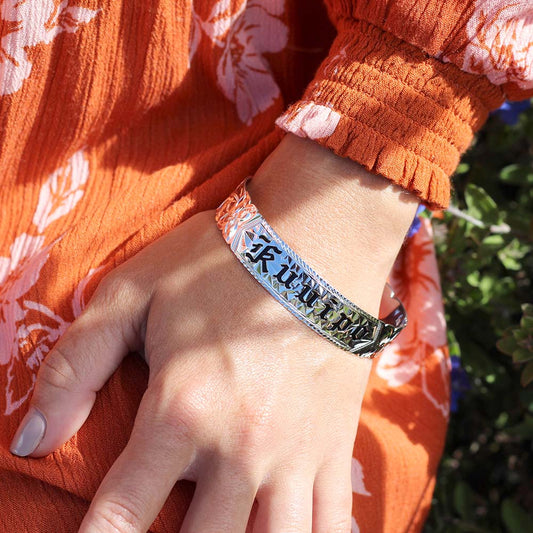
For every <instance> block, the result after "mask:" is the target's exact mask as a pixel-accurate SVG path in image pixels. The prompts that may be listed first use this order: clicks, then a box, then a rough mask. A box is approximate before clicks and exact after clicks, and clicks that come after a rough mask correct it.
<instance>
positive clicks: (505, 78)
mask: <svg viewBox="0 0 533 533" xmlns="http://www.w3.org/2000/svg"><path fill="white" fill-rule="evenodd" d="M326 4H327V5H328V8H329V14H330V17H331V19H332V21H333V22H334V24H335V26H336V28H337V31H338V35H337V38H336V40H335V42H334V43H333V45H332V48H331V51H330V54H329V55H328V57H327V58H325V60H324V62H323V63H322V65H321V66H320V68H319V70H318V72H317V73H316V76H315V78H314V80H313V81H312V82H311V83H310V84H309V86H308V87H307V90H306V91H305V93H304V95H303V97H302V98H301V99H300V100H299V101H297V102H295V103H294V104H293V105H292V106H290V107H289V109H288V110H287V111H286V112H285V113H284V115H283V116H282V117H280V118H279V119H278V121H277V124H278V126H280V127H282V128H283V129H284V130H286V131H291V132H293V133H296V134H297V135H301V136H306V137H310V138H313V139H315V140H317V141H318V142H319V143H320V144H322V145H324V146H327V147H329V148H331V149H333V150H334V151H335V152H336V153H337V154H339V155H341V156H344V157H349V158H351V159H353V160H355V161H358V162H359V163H361V164H362V165H363V166H364V167H366V168H367V169H368V170H370V171H372V172H375V173H379V174H381V175H383V176H385V177H387V178H389V179H391V180H392V181H393V182H395V183H397V184H398V185H400V186H402V187H404V188H406V189H408V190H411V191H413V192H414V193H416V194H417V195H418V196H419V197H420V198H421V199H422V200H424V203H425V204H426V205H428V206H429V207H431V208H445V207H447V206H448V204H449V200H450V185H449V177H450V175H451V174H452V173H453V171H454V170H455V168H456V166H457V164H458V162H459V158H460V156H461V154H462V153H463V152H464V151H465V150H466V149H467V148H468V146H469V145H470V142H471V140H472V137H473V134H474V132H475V131H477V130H478V129H479V128H480V127H481V126H482V125H483V123H484V122H485V121H486V119H487V117H488V113H489V111H491V110H493V109H495V108H497V107H499V106H500V105H501V104H502V102H503V99H504V97H505V96H507V97H508V98H510V99H517V100H520V99H525V98H527V97H531V96H533V66H532V65H533V7H532V6H531V4H530V2H528V0H520V1H516V2H502V1H499V0H478V1H477V2H476V1H474V2H466V1H463V2H461V1H459V0H453V1H451V0H450V1H442V0H424V1H419V0H374V1H370V2H363V1H350V0H327V1H326ZM475 74H482V75H481V76H480V75H475ZM317 116H318V117H320V121H321V122H322V126H321V127H319V128H318V129H317V128H316V122H317V118H316V117H317ZM324 122H325V123H327V124H328V125H329V127H324V125H323V124H324Z"/></svg>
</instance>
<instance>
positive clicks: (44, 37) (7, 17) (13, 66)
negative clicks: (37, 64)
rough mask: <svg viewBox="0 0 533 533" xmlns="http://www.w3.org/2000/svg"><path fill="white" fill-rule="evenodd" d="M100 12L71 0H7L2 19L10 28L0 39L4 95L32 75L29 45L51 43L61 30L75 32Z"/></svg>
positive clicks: (0, 81) (1, 91)
mask: <svg viewBox="0 0 533 533" xmlns="http://www.w3.org/2000/svg"><path fill="white" fill-rule="evenodd" d="M97 13H98V11H96V10H92V9H86V8H83V7H78V6H72V5H70V3H69V1H68V0H63V1H62V2H60V3H59V4H57V2H55V1H54V0H4V2H3V3H2V5H1V6H0V18H2V19H3V20H4V25H5V28H6V31H5V32H4V34H3V35H2V36H1V41H0V96H1V95H6V94H13V93H15V92H17V91H18V90H19V89H20V88H21V87H22V85H23V83H24V81H25V80H26V79H27V78H28V77H29V76H30V74H31V70H32V63H31V61H30V59H29V58H28V55H27V53H26V48H28V47H33V46H36V45H38V44H41V43H45V44H48V43H50V42H51V41H52V40H53V39H54V38H55V37H56V36H57V35H58V34H59V33H61V32H63V31H66V32H69V33H74V32H76V31H77V30H78V28H79V26H80V25H81V24H83V23H88V22H90V21H91V20H92V19H93V18H94V17H95V16H96V15H97Z"/></svg>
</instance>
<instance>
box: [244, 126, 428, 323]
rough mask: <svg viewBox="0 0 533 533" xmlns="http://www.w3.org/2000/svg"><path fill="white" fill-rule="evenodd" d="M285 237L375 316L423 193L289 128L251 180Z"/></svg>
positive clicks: (257, 199)
mask: <svg viewBox="0 0 533 533" xmlns="http://www.w3.org/2000/svg"><path fill="white" fill-rule="evenodd" d="M249 191H250V194H251V196H252V200H253V202H254V203H255V204H256V205H257V207H258V208H259V211H260V212H261V213H262V214H263V216H264V217H265V218H266V220H267V221H269V222H270V224H271V225H272V226H273V228H274V229H275V230H276V231H277V232H278V233H279V234H280V236H281V237H282V238H283V239H284V240H285V241H286V242H287V243H288V244H289V245H290V246H291V247H292V248H293V249H294V250H295V251H296V252H297V253H299V254H300V255H301V256H302V258H303V259H304V260H305V261H306V262H307V263H309V264H310V265H311V266H313V267H315V269H316V270H317V271H318V272H319V273H320V274H321V275H322V276H323V277H324V278H325V279H326V280H327V281H329V282H330V283H331V284H332V285H333V286H334V287H335V288H336V289H338V290H339V291H340V292H343V293H344V294H345V295H346V296H347V297H348V298H351V299H352V300H353V301H354V303H356V304H358V305H359V306H360V307H362V308H363V309H365V310H367V311H368V312H370V313H372V314H374V315H377V313H378V310H379V302H380V296H381V292H382V291H383V286H384V283H385V281H386V278H387V276H388V274H389V272H390V269H391V267H392V265H393V263H394V259H395V258H396V256H397V254H398V251H399V249H400V247H401V245H402V243H403V240H404V238H405V235H406V233H407V230H408V229H409V226H410V224H411V222H412V220H413V217H414V214H415V212H416V208H417V206H418V203H419V200H418V198H417V197H416V196H415V195H414V194H412V193H409V192H407V191H405V190H404V189H401V188H400V187H398V186H396V185H394V184H392V183H391V182H390V181H389V180H387V179H385V178H383V177H381V176H376V175H374V174H371V173H370V172H368V171H366V170H365V169H364V168H363V167H361V166H360V165H359V164H357V163H355V162H354V161H352V160H350V159H347V158H342V157H339V156H337V155H335V154H334V153H333V152H332V151H331V150H329V149H327V148H324V147H322V146H320V145H319V144H318V143H316V142H314V141H311V140H309V139H302V138H299V137H296V136H295V135H292V134H287V135H286V136H285V137H284V139H283V140H282V142H281V143H280V145H279V146H278V147H277V148H276V150H274V152H272V154H271V155H270V156H269V157H268V158H267V159H266V160H265V162H264V163H263V165H262V166H261V167H260V169H259V170H258V171H257V172H256V174H255V176H254V179H253V180H252V181H251V183H250V185H249Z"/></svg>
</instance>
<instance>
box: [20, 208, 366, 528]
mask: <svg viewBox="0 0 533 533" xmlns="http://www.w3.org/2000/svg"><path fill="white" fill-rule="evenodd" d="M144 325H145V329H146V331H145V332H144ZM143 344H144V346H145V357H146V360H147V362H148V364H149V366H150V379H149V384H148V389H147V391H146V393H145V395H144V397H143V399H142V402H141V404H140V407H139V411H138V414H137V418H136V421H135V425H134V429H133V432H132V434H131V438H130V441H129V443H128V445H127V446H126V448H125V449H124V451H123V452H122V454H121V455H120V457H119V458H118V459H117V461H116V462H115V464H114V465H113V467H112V468H111V470H110V471H109V473H108V474H107V476H106V477H105V479H104V481H103V482H102V484H101V486H100V488H99V490H98V492H97V494H96V496H95V498H94V500H93V502H92V505H91V507H90V509H89V512H88V514H87V516H86V517H85V520H84V521H83V524H82V527H81V531H82V532H85V533H88V532H95V533H96V532H98V533H102V532H116V531H120V532H133V531H135V532H137V531H145V530H147V529H148V528H149V526H150V524H151V523H152V522H153V520H154V519H155V517H156V516H157V514H158V512H159V510H160V509H161V507H162V506H163V503H164V502H165V500H166V498H167V496H168V494H169V492H170V490H171V488H172V486H173V485H174V483H175V482H176V481H177V480H178V479H188V480H192V481H195V482H196V483H197V487H196V491H195V494H194V499H193V501H192V504H191V506H190V508H189V510H188V512H187V515H186V518H185V522H184V523H183V526H182V529H181V532H182V533H185V532H194V533H198V532H202V533H206V532H217V533H219V532H222V531H226V532H228V533H237V532H239V531H242V532H244V531H245V529H246V525H247V522H248V519H249V516H250V511H251V508H252V504H253V501H254V498H256V497H257V500H258V503H259V511H258V514H257V518H256V520H255V525H254V529H253V531H254V532H255V531H259V532H273V533H274V532H276V533H279V532H281V531H291V532H292V531H295V532H296V531H301V532H310V531H311V530H312V529H311V527H313V531H319V532H325V531H342V532H348V531H350V520H351V519H350V516H351V502H352V492H351V483H350V472H351V458H352V452H353V444H354V439H355V433H356V428H357V422H358V418H359V410H360V405H361V400H362V397H363V393H364V390H365V386H366V382H367V378H368V373H369V370H370V364H371V363H370V361H369V360H364V359H361V358H357V357H354V356H353V355H351V354H349V353H347V352H343V351H342V350H340V349H338V348H336V347H335V346H334V345H333V344H330V343H329V342H328V341H326V340H324V339H322V338H321V337H319V336H318V335H317V334H316V333H314V332H313V331H312V330H310V329H309V328H307V327H306V326H305V325H303V324H302V323H300V322H299V321H298V320H297V319H296V318H294V317H292V315H290V313H289V312H288V311H286V310H285V309H284V308H283V307H282V306H281V305H280V304H278V303H277V302H276V301H275V300H274V299H273V298H272V297H271V296H270V295H269V294H268V293H267V292H266V291H265V290H264V289H263V288H262V287H261V286H260V285H259V284H258V283H257V281H255V280H254V279H253V278H252V277H251V276H250V274H249V273H248V272H246V270H245V269H244V268H243V267H242V265H241V264H240V263H239V262H238V261H237V260H236V258H235V257H234V256H233V253H232V252H231V251H230V249H229V248H228V246H227V245H226V243H225V242H224V241H223V239H222V237H221V235H220V232H219V230H218V229H217V228H216V226H215V223H214V213H213V212H211V211H210V212H205V213H201V214H199V215H196V216H194V217H193V218H191V219H190V220H189V221H187V222H185V223H184V224H182V225H180V226H179V227H177V228H176V229H174V230H173V231H171V232H170V233H168V234H167V235H165V236H164V237H162V238H161V239H159V240H158V241H156V242H155V243H153V244H151V245H150V246H148V247H146V248H145V249H144V250H142V251H141V252H140V253H138V254H137V255H136V256H135V257H133V258H132V259H130V260H129V261H127V262H125V263H124V264H122V265H121V266H119V267H118V268H116V269H115V270H114V271H112V273H111V274H109V275H108V276H106V277H105V278H104V279H103V281H102V282H101V283H100V284H99V286H98V288H97V290H96V292H95V294H94V295H93V297H92V299H91V301H90V303H89V304H88V306H87V308H86V309H85V311H84V312H83V314H82V315H81V316H80V317H78V319H77V320H76V321H75V322H74V323H73V324H72V325H71V327H70V328H69V329H68V331H67V332H66V333H65V334H64V336H63V337H62V338H61V339H60V340H59V341H58V343H57V344H56V346H55V347H54V349H53V351H52V352H51V353H50V354H49V356H48V357H47V359H46V361H45V363H44V364H43V366H42V367H41V369H40V372H39V378H38V382H37V385H36V388H35V393H34V396H33V399H32V402H31V406H32V407H31V409H32V410H33V409H34V408H37V409H38V410H39V411H40V412H41V413H42V414H43V415H44V417H45V419H46V421H47V426H46V432H45V435H44V438H43V440H42V441H41V443H40V444H39V446H38V447H37V450H36V451H35V452H34V453H33V455H34V456H42V455H46V454H48V453H50V452H51V451H53V450H55V449H56V448H58V447H59V446H60V445H61V444H63V443H64V442H65V441H66V440H67V439H68V438H70V437H71V436H72V435H73V434H74V433H75V432H76V431H77V430H78V429H79V427H80V425H81V424H82V423H83V422H84V420H85V418H86V416H87V415H88V414H89V412H90V410H91V408H92V406H93V402H94V400H95V395H96V391H98V390H99V389H100V388H101V387H102V386H103V384H104V383H105V382H106V381H107V379H108V378H109V376H110V375H111V373H112V372H113V371H114V370H115V368H116V367H117V366H118V364H119V363H120V361H121V359H122V358H123V357H124V355H126V353H127V352H128V351H132V350H137V349H139V348H140V347H141V346H142V345H143ZM110 408H112V406H110ZM250 531H252V529H250Z"/></svg>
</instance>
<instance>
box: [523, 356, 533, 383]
mask: <svg viewBox="0 0 533 533" xmlns="http://www.w3.org/2000/svg"><path fill="white" fill-rule="evenodd" d="M532 381H533V361H530V362H529V363H528V364H527V365H526V366H525V367H524V370H522V374H521V375H520V384H521V385H522V387H527V386H528V385H529V384H530V383H531V382H532Z"/></svg>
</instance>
